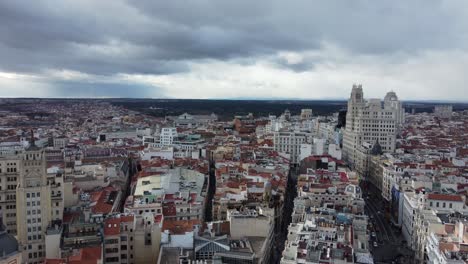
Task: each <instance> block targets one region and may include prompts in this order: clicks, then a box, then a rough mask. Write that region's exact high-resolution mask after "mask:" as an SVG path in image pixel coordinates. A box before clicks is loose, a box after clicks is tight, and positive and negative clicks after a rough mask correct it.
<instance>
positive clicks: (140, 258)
mask: <svg viewBox="0 0 468 264" xmlns="http://www.w3.org/2000/svg"><path fill="white" fill-rule="evenodd" d="M160 243H161V232H160V228H159V224H158V223H155V222H154V217H153V215H152V214H146V215H145V216H134V215H116V216H114V217H111V218H108V219H107V220H106V221H105V222H104V245H103V247H104V263H128V264H138V263H141V264H143V263H156V261H157V259H158V254H159V247H160Z"/></svg>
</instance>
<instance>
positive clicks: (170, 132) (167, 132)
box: [160, 127, 177, 146]
mask: <svg viewBox="0 0 468 264" xmlns="http://www.w3.org/2000/svg"><path fill="white" fill-rule="evenodd" d="M176 137H177V129H176V128H175V127H164V128H162V129H161V136H160V139H161V145H163V146H170V145H172V142H173V141H174V138H176Z"/></svg>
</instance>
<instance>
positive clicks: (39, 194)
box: [26, 192, 41, 198]
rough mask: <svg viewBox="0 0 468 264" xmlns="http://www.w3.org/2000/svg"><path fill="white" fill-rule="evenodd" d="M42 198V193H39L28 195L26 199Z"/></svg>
mask: <svg viewBox="0 0 468 264" xmlns="http://www.w3.org/2000/svg"><path fill="white" fill-rule="evenodd" d="M36 196H37V197H41V193H40V192H37V193H26V198H31V197H32V198H35V197H36Z"/></svg>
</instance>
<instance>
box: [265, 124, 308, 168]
mask: <svg viewBox="0 0 468 264" xmlns="http://www.w3.org/2000/svg"><path fill="white" fill-rule="evenodd" d="M310 140H311V134H310V133H307V132H291V131H284V132H274V133H273V143H274V147H275V150H276V151H278V152H283V153H288V154H290V155H291V156H290V157H291V163H295V164H297V163H299V162H300V160H299V158H300V153H301V144H303V143H310Z"/></svg>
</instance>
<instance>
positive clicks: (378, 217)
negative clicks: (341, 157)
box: [363, 184, 413, 264]
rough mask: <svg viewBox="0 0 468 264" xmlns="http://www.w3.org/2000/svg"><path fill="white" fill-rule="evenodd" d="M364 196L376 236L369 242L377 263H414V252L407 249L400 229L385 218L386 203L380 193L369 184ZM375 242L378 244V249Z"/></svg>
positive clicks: (372, 232)
mask: <svg viewBox="0 0 468 264" xmlns="http://www.w3.org/2000/svg"><path fill="white" fill-rule="evenodd" d="M363 196H364V199H365V201H366V207H365V212H366V214H367V215H368V216H369V223H370V226H371V234H375V237H374V236H372V235H371V236H370V240H369V245H370V247H371V249H372V254H373V256H374V261H375V263H402V264H404V263H408V264H409V263H413V262H412V261H413V258H412V251H411V250H409V249H407V248H406V244H405V243H404V242H403V241H404V239H403V236H402V234H401V232H400V229H399V228H398V227H394V226H393V225H392V224H391V223H390V220H389V219H387V218H386V217H385V209H386V207H385V201H384V199H383V197H382V195H381V193H380V191H379V190H378V189H377V188H376V187H375V186H372V184H368V185H367V187H366V188H363ZM374 242H377V247H375V246H374Z"/></svg>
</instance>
